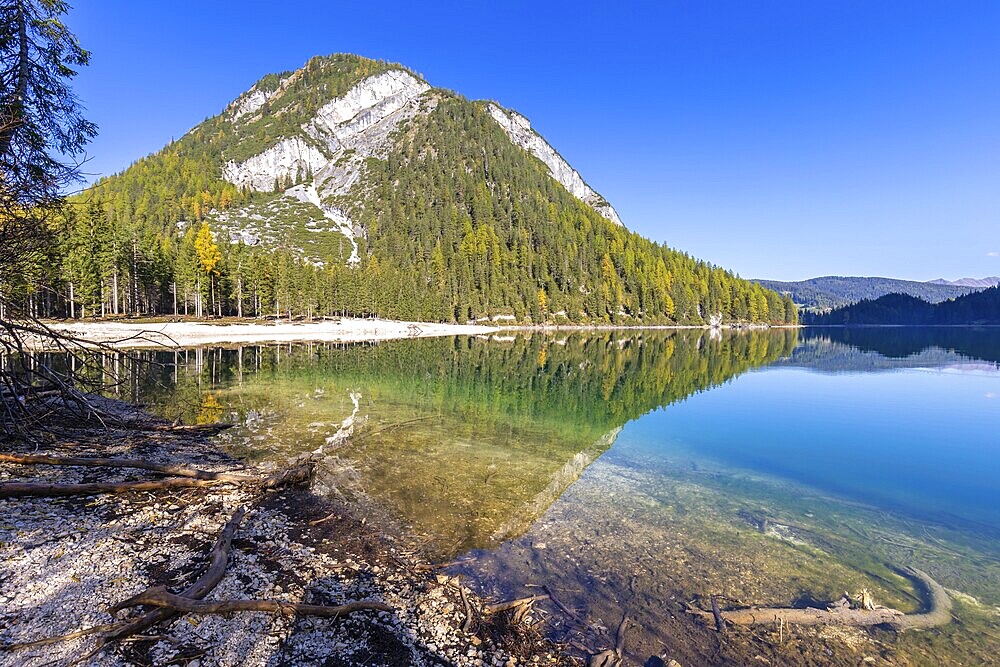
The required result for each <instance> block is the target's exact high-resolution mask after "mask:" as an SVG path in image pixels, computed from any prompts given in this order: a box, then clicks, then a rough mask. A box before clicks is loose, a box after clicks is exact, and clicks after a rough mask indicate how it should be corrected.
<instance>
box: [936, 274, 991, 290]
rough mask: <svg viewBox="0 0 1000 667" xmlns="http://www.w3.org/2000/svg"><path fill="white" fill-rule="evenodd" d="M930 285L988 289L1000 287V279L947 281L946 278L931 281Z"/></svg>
mask: <svg viewBox="0 0 1000 667" xmlns="http://www.w3.org/2000/svg"><path fill="white" fill-rule="evenodd" d="M930 284H932V285H953V286H956V287H974V288H976V289H986V288H987V287H996V286H997V285H1000V277H998V276H989V277H988V278H959V279H958V280H945V279H944V278H938V279H937V280H931V281H930Z"/></svg>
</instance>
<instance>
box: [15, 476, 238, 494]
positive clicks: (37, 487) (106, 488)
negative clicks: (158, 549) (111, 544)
mask: <svg viewBox="0 0 1000 667" xmlns="http://www.w3.org/2000/svg"><path fill="white" fill-rule="evenodd" d="M225 483H227V482H223V481H220V480H212V479H189V478H187V477H168V478H167V479H159V480H142V481H138V482H93V483H87V484H40V483H35V482H4V483H3V484H0V498H26V497H35V498H52V497H58V496H96V495H100V494H104V493H129V492H132V491H164V490H168V489H190V488H200V487H204V486H213V485H215V484H225Z"/></svg>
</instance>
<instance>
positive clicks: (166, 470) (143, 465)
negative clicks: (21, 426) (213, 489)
mask: <svg viewBox="0 0 1000 667" xmlns="http://www.w3.org/2000/svg"><path fill="white" fill-rule="evenodd" d="M0 463H17V464H20V465H50V466H80V467H88V468H135V469H137V470H148V471H150V472H159V473H163V474H164V475H173V476H174V477H190V478H192V479H209V480H217V481H221V482H237V483H241V482H254V481H259V478H257V477H253V476H252V475H239V474H233V473H226V472H208V471H206V470H198V469H197V468H189V467H187V466H178V465H165V464H159V463H150V462H148V461H140V460H138V459H121V458H99V457H82V456H41V455H37V454H3V453H0Z"/></svg>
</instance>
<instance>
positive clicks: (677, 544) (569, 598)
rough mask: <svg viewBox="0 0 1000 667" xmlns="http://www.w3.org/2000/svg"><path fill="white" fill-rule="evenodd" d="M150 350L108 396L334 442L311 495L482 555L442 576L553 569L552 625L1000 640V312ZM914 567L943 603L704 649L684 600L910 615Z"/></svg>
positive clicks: (940, 654)
mask: <svg viewBox="0 0 1000 667" xmlns="http://www.w3.org/2000/svg"><path fill="white" fill-rule="evenodd" d="M149 354H150V355H152V356H154V357H155V358H156V360H157V361H158V362H160V364H162V365H161V366H158V367H146V368H144V369H137V370H136V371H135V373H134V375H133V377H132V382H131V384H130V385H127V386H125V387H123V391H131V392H132V394H133V397H138V398H139V399H140V400H144V401H146V402H149V403H151V404H152V405H153V406H154V408H155V409H156V410H159V411H160V412H161V413H163V414H165V415H167V416H169V417H172V418H173V417H181V418H182V419H185V420H188V421H202V422H206V421H214V420H218V419H225V420H232V421H234V422H236V423H238V426H237V428H234V429H232V430H230V431H228V432H227V433H226V434H225V438H226V439H227V442H228V445H229V446H230V447H231V448H232V449H233V450H234V451H236V452H237V453H239V454H241V455H244V456H247V457H254V458H276V459H280V458H284V457H287V456H289V455H292V454H295V453H299V452H302V451H318V452H321V453H323V454H325V459H324V462H323V464H322V465H321V467H320V475H319V482H318V487H319V490H320V491H322V492H328V493H339V494H343V495H346V496H349V497H351V496H354V497H357V496H362V495H363V496H365V497H368V498H371V499H373V500H375V501H376V502H378V503H380V504H383V505H384V506H386V507H388V508H389V509H390V510H391V511H392V512H394V513H395V514H396V515H397V516H398V517H399V518H400V519H401V520H402V521H404V522H405V523H407V524H409V525H410V526H411V527H412V529H413V531H414V534H415V535H417V536H419V537H420V539H422V540H423V541H424V546H425V548H426V549H427V550H428V552H429V553H430V554H432V556H433V557H434V558H437V559H440V560H442V561H446V560H454V559H458V558H462V559H471V560H470V561H469V562H468V563H466V564H464V565H460V566H456V567H455V568H453V571H454V572H456V573H461V574H463V575H464V576H467V577H469V578H471V579H472V580H474V581H475V582H476V583H477V584H478V585H479V586H480V587H481V588H482V589H483V590H484V591H486V592H489V593H492V594H494V595H498V596H503V597H507V596H521V595H525V594H530V593H531V592H537V588H532V587H537V586H548V587H549V590H550V591H551V592H552V593H553V594H554V595H555V596H556V597H557V598H558V599H559V603H560V604H561V605H562V606H563V607H564V608H568V609H571V610H572V611H573V613H574V614H576V615H577V617H578V618H579V619H581V622H576V621H572V620H569V617H567V615H566V613H565V609H563V610H558V609H556V608H555V607H554V606H552V605H551V603H546V604H548V605H549V606H548V607H547V609H548V611H551V612H552V614H553V615H552V617H551V618H552V620H551V621H550V623H549V628H550V632H552V634H553V636H555V637H556V638H558V639H562V640H565V641H568V642H576V643H578V644H579V645H581V646H586V647H588V648H596V647H598V645H600V644H602V643H603V644H609V643H613V634H614V630H615V628H616V626H617V624H618V623H619V621H620V619H621V615H622V613H623V612H625V613H627V614H628V615H629V618H630V619H631V622H632V624H631V625H630V626H628V627H629V633H630V635H629V636H630V639H629V653H630V656H629V657H630V659H631V660H633V661H635V662H639V663H641V662H643V661H644V660H645V659H646V657H648V656H650V655H659V654H664V655H669V656H670V657H675V658H677V659H678V660H680V661H681V662H682V663H683V664H710V663H719V662H726V661H727V660H728V661H730V662H731V661H742V660H750V659H752V658H754V657H755V656H757V655H759V656H760V657H761V659H763V660H769V661H771V662H772V663H775V664H795V663H799V662H801V663H809V662H813V663H815V662H817V661H820V662H843V664H856V663H857V662H858V661H859V660H861V659H863V658H864V657H866V656H867V657H872V658H873V659H876V660H877V661H887V662H889V663H893V662H900V663H904V662H905V661H907V660H909V661H916V662H917V663H923V662H928V661H931V662H933V661H944V662H949V661H950V662H953V663H954V664H976V663H978V662H986V661H988V660H992V659H994V658H993V656H994V655H995V653H996V651H997V650H1000V639H998V636H1000V625H998V620H1000V616H998V614H1000V483H998V478H1000V331H997V330H979V331H977V330H970V329H937V330H915V329H864V330H839V329H829V330H823V329H817V330H805V331H802V332H794V331H781V332H769V333H768V332H749V333H738V334H731V333H726V334H724V335H709V334H708V333H707V332H702V331H682V332H673V333H670V332H634V331H622V332H613V333H600V334H593V333H586V334H585V333H574V334H569V335H567V334H562V333H560V334H556V335H551V334H526V335H510V336H493V337H478V338H469V337H460V338H447V339H425V340H406V341H396V342H390V343H381V344H378V345H352V346H334V345H317V344H312V345H309V344H301V345H291V346H289V345H283V346H250V347H243V348H234V349H205V350H191V351H187V352H183V353H180V354H177V355H173V354H162V353H160V354H153V353H149ZM906 565H911V566H916V567H920V568H921V569H924V570H926V571H928V572H929V573H930V574H931V575H932V576H934V577H935V579H937V580H938V581H940V582H941V583H942V584H943V585H945V586H946V587H948V588H949V589H953V590H954V591H956V593H955V594H954V597H956V599H958V601H959V602H958V604H957V606H956V609H955V616H956V622H954V623H952V624H951V625H950V626H948V627H946V628H943V629H938V630H933V631H929V632H923V633H910V634H907V635H902V636H898V637H897V636H895V635H891V636H888V635H887V633H884V632H883V633H879V632H874V633H871V632H862V631H843V632H840V631H834V630H822V631H809V632H806V631H804V630H803V631H800V634H799V635H794V636H793V638H791V639H787V638H786V637H785V636H784V635H785V631H784V630H783V629H782V630H781V638H780V640H775V639H774V638H773V637H771V633H770V630H768V631H766V632H764V631H761V632H757V633H745V632H744V633H742V634H741V633H739V632H733V633H730V634H729V635H727V638H726V640H725V641H724V642H722V644H721V645H716V643H717V642H718V641H719V640H718V638H717V637H715V636H714V635H712V634H711V632H710V631H709V630H708V629H706V628H703V627H702V626H700V625H699V624H697V623H695V622H694V621H692V620H691V619H690V618H689V617H688V616H687V615H686V614H685V613H684V605H685V603H687V602H692V603H694V604H700V605H704V604H705V601H706V600H707V598H708V597H709V596H710V595H713V594H716V595H722V596H724V598H723V599H724V600H726V601H727V604H731V605H733V606H736V605H740V604H760V605H772V606H781V605H790V604H793V603H796V602H799V603H802V602H805V601H810V600H833V599H836V598H838V597H840V596H841V595H842V594H843V593H844V591H849V592H855V591H857V590H859V589H861V588H867V589H870V590H871V591H872V592H873V594H874V595H875V597H876V599H877V601H878V602H880V603H883V604H887V605H890V606H894V607H898V608H900V609H903V610H905V611H916V610H918V609H919V607H920V605H921V601H920V598H919V594H918V593H917V591H914V590H913V588H912V586H911V584H910V583H909V582H908V580H906V579H905V578H903V577H901V576H899V574H898V573H897V572H896V570H895V569H894V568H897V567H901V566H906ZM582 619H586V620H585V621H582ZM605 628H607V629H605ZM790 634H791V633H790ZM889 634H891V633H889ZM788 642H792V643H788ZM796 642H797V643H796ZM601 647H605V646H601ZM761 664H763V663H761Z"/></svg>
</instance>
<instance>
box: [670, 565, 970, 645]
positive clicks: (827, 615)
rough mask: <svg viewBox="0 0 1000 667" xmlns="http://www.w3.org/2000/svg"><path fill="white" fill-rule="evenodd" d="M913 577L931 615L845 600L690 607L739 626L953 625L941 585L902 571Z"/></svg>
mask: <svg viewBox="0 0 1000 667" xmlns="http://www.w3.org/2000/svg"><path fill="white" fill-rule="evenodd" d="M900 571H901V572H902V573H903V574H905V575H906V576H907V577H909V578H910V579H911V580H912V581H913V582H914V584H915V585H916V586H917V588H918V589H919V590H921V591H922V592H923V594H924V597H925V604H926V605H927V611H925V612H921V613H917V614H904V613H903V612H901V611H899V610H898V609H890V608H888V607H876V608H874V609H854V608H852V606H851V604H850V602H849V601H848V600H847V599H846V598H845V599H842V600H840V601H838V602H836V603H834V604H832V605H831V606H830V607H828V608H827V609H815V608H812V607H807V608H805V609H796V608H788V607H751V608H749V609H734V610H729V611H719V610H718V602H717V601H716V599H715V597H714V596H713V600H712V601H713V610H712V611H711V612H708V611H704V610H702V609H698V608H696V607H692V606H690V605H689V608H688V610H687V611H688V613H689V614H693V615H695V616H698V617H700V618H702V619H704V620H706V621H711V620H714V621H715V622H716V623H717V624H718V623H719V622H720V621H724V622H729V623H734V624H736V625H760V624H770V623H778V622H782V623H795V624H798V625H842V626H848V627H870V626H873V625H889V626H891V627H893V628H895V629H896V630H907V629H912V628H933V627H937V626H939V625H945V624H947V623H949V622H950V621H951V598H949V597H948V593H947V592H945V590H944V588H942V587H941V585H940V584H939V583H937V582H936V581H934V579H932V578H931V577H930V575H928V574H927V573H926V572H923V571H922V570H918V569H916V568H909V567H908V568H903V569H902V570H900Z"/></svg>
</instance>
